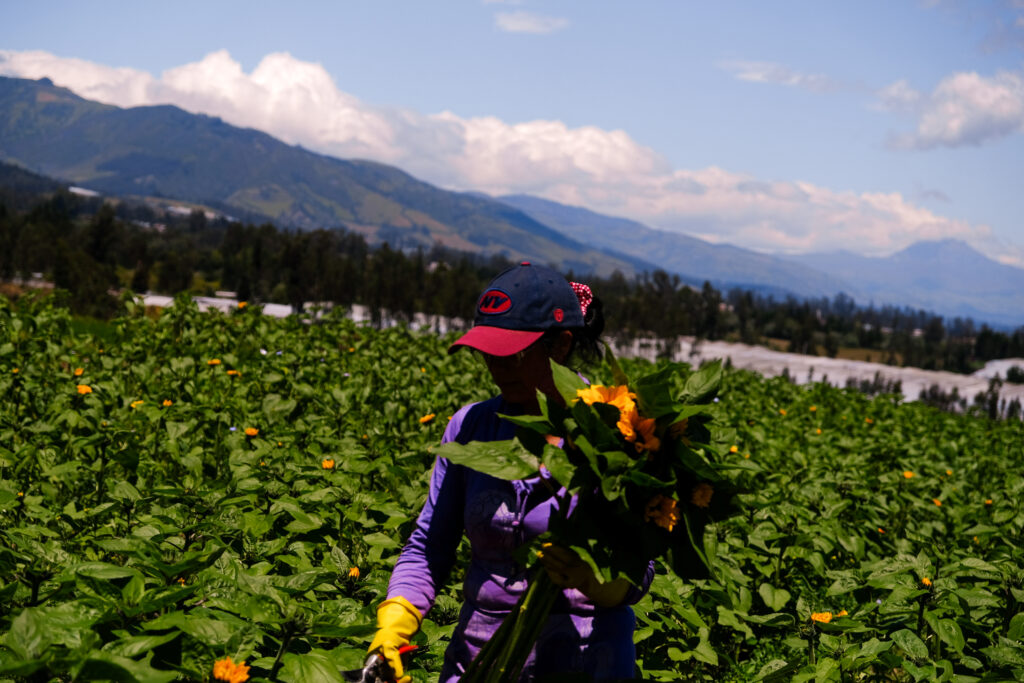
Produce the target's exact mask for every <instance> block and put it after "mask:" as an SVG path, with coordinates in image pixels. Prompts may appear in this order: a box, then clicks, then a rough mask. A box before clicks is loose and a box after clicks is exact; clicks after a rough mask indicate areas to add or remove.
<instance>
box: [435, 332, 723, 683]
mask: <svg viewBox="0 0 1024 683" xmlns="http://www.w3.org/2000/svg"><path fill="white" fill-rule="evenodd" d="M608 360H609V362H610V364H611V367H612V371H613V377H614V381H615V384H614V385H613V386H601V385H588V384H586V383H585V382H584V381H583V380H582V379H581V378H580V376H579V375H577V374H576V373H575V372H573V371H572V370H569V369H568V368H565V367H563V366H560V365H558V364H555V363H552V374H553V378H554V381H555V386H556V388H557V389H558V392H559V394H560V397H561V399H562V400H561V401H558V400H553V399H551V398H548V397H546V396H544V395H543V394H540V393H538V401H539V404H540V412H541V414H540V415H528V416H518V417H513V416H506V417H505V419H507V420H509V421H510V422H513V423H515V424H516V426H517V433H516V438H515V439H513V440H511V441H504V442H489V443H480V442H471V443H469V444H465V445H459V444H456V443H449V444H445V445H444V446H442V447H441V448H440V449H439V450H438V454H439V455H442V456H444V457H447V458H449V459H450V460H451V461H452V462H455V463H458V464H462V465H465V466H467V467H471V468H473V469H475V470H478V471H481V472H484V473H486V474H490V475H492V476H495V477H499V478H503V479H524V478H528V477H531V476H536V475H537V474H538V472H539V471H540V469H541V468H542V467H543V468H547V469H548V470H549V472H550V474H551V475H552V477H553V478H554V480H555V481H557V482H558V483H559V484H560V485H561V487H562V488H561V489H559V490H557V491H556V490H554V488H555V487H553V491H552V494H553V495H554V496H556V497H557V498H558V506H557V510H558V511H557V513H554V514H553V515H552V518H551V520H550V525H549V532H548V533H546V534H544V535H542V536H541V537H539V538H538V539H535V541H534V542H533V544H532V545H531V547H530V548H526V549H523V550H524V553H525V555H524V557H529V556H530V554H531V553H532V554H534V557H536V554H535V553H536V552H537V551H538V550H539V546H541V545H543V544H544V543H549V542H550V543H554V544H556V545H558V546H561V547H562V548H568V549H571V550H572V551H575V553H577V554H578V555H579V557H580V558H581V559H582V560H583V561H585V562H586V563H587V564H589V565H590V567H591V569H592V570H593V571H594V575H595V576H596V577H598V578H599V579H600V580H601V581H603V582H608V581H612V580H614V579H617V578H623V577H624V578H626V579H628V580H629V581H630V582H632V583H633V584H634V585H639V584H640V583H641V581H642V580H643V577H644V574H645V573H646V571H647V569H648V565H649V562H650V561H651V560H653V559H659V558H660V559H663V560H664V561H665V563H666V564H667V565H668V566H669V567H670V568H671V570H672V571H673V572H674V573H676V574H677V575H679V576H680V577H683V578H703V577H705V576H707V575H708V573H709V571H711V570H712V568H711V567H709V565H708V562H707V558H706V557H705V555H704V553H703V552H702V550H701V548H702V547H703V536H704V527H705V526H706V525H707V524H708V522H710V521H713V520H720V519H724V518H725V517H728V516H730V515H732V514H735V513H736V512H738V508H737V506H736V503H735V500H734V496H735V494H736V493H738V492H739V491H738V489H737V488H736V487H735V486H733V485H732V484H731V483H730V481H729V479H728V477H727V475H726V468H725V466H723V465H722V464H721V463H719V462H718V461H717V453H716V451H715V449H714V448H713V447H712V446H711V432H710V427H711V422H712V420H713V418H714V411H715V408H714V399H715V396H716V394H717V393H718V389H719V386H720V384H721V379H722V367H721V363H719V362H714V363H709V364H706V365H704V366H703V367H702V368H700V370H698V371H696V372H693V373H692V374H690V375H689V376H688V377H686V379H685V381H682V375H683V372H684V371H683V369H682V366H680V365H678V364H675V365H669V366H667V367H665V368H663V369H662V370H660V371H658V372H656V373H654V374H651V375H648V376H645V377H641V378H639V379H637V380H635V381H630V380H629V379H628V378H627V377H626V376H625V374H624V373H623V372H622V370H621V368H620V367H619V365H618V363H617V362H616V361H615V359H614V357H612V356H611V353H610V352H609V353H608ZM680 385H681V390H680ZM534 567H535V569H536V565H534ZM559 591H560V589H559V588H558V587H557V586H556V585H555V584H554V583H553V582H552V581H551V580H550V578H549V577H548V576H547V575H546V573H545V572H544V571H534V573H533V575H532V576H531V582H530V586H529V588H528V590H527V592H526V594H525V595H524V596H523V598H522V600H521V602H520V604H519V606H518V609H515V610H513V611H512V613H511V615H510V616H509V617H508V619H506V621H505V622H504V624H503V625H502V627H501V629H499V631H498V632H497V633H496V634H495V637H494V638H493V639H491V641H490V642H489V643H488V645H487V646H485V648H484V649H483V650H482V651H481V652H480V654H479V655H478V656H477V658H476V660H474V662H473V664H472V665H471V666H470V669H469V670H468V671H467V672H466V674H465V675H464V676H463V678H462V680H463V681H464V683H473V681H488V682H491V681H514V680H516V679H517V677H518V675H519V671H520V670H521V668H522V665H523V663H524V662H525V661H526V658H527V656H528V654H529V652H530V650H531V648H532V646H533V643H534V642H535V640H536V638H537V636H538V635H539V633H540V630H541V628H542V627H543V625H544V623H545V621H546V620H547V617H548V614H549V613H550V609H551V606H552V604H553V603H554V601H555V598H556V597H557V596H558V593H559Z"/></svg>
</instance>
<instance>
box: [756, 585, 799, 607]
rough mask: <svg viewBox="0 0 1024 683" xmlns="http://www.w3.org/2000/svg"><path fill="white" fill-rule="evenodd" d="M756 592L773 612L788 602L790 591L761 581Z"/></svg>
mask: <svg viewBox="0 0 1024 683" xmlns="http://www.w3.org/2000/svg"><path fill="white" fill-rule="evenodd" d="M757 594H758V595H760V596H761V599H762V600H764V604H765V605H767V606H768V609H770V610H772V611H773V612H778V611H779V610H781V609H782V608H783V607H785V605H786V603H787V602H789V598H790V597H791V596H790V593H789V591H787V590H785V589H783V588H776V587H775V586H773V585H772V584H770V583H762V584H761V585H760V586H758V588H757Z"/></svg>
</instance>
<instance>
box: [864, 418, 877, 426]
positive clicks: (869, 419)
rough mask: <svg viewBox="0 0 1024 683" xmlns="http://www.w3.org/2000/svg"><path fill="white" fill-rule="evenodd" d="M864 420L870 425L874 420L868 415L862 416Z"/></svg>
mask: <svg viewBox="0 0 1024 683" xmlns="http://www.w3.org/2000/svg"><path fill="white" fill-rule="evenodd" d="M864 421H865V422H867V423H868V424H869V425H871V424H875V421H874V420H872V419H871V418H870V417H865V418H864Z"/></svg>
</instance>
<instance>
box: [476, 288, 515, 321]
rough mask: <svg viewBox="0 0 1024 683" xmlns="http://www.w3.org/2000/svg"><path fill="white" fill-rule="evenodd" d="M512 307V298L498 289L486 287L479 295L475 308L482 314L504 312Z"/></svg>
mask: <svg viewBox="0 0 1024 683" xmlns="http://www.w3.org/2000/svg"><path fill="white" fill-rule="evenodd" d="M510 308H512V298H511V297H510V296H509V295H508V294H506V293H505V292H503V291H501V290H500V289H488V290H487V291H486V292H484V293H483V295H481V297H480V303H479V304H478V305H477V310H478V311H480V312H481V313H482V314H484V315H498V314H500V313H506V312H508V310H509V309H510Z"/></svg>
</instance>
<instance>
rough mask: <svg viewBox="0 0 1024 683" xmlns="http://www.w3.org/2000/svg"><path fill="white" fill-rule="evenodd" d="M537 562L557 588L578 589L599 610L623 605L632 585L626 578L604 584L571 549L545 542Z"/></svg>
mask: <svg viewBox="0 0 1024 683" xmlns="http://www.w3.org/2000/svg"><path fill="white" fill-rule="evenodd" d="M537 559H539V560H540V563H541V564H542V565H544V569H545V570H546V571H547V573H548V576H549V577H551V580H552V581H553V582H554V584H555V585H556V586H559V587H561V588H575V589H576V590H578V591H579V592H580V593H583V595H585V596H587V599H588V600H590V601H591V602H592V603H594V604H595V605H598V606H599V607H615V606H617V605H621V604H622V601H623V600H624V599H625V598H626V593H627V592H628V591H629V586H630V583H629V581H627V580H626V579H613V580H611V581H607V582H602V581H601V580H600V579H598V578H597V577H596V576H594V570H593V569H591V568H590V565H589V564H587V563H586V562H584V561H583V560H582V558H580V556H579V555H577V554H576V553H575V552H574V551H572V550H570V549H568V548H561V547H559V546H557V545H552V544H550V543H545V544H544V546H543V548H542V549H541V551H540V552H539V553H537Z"/></svg>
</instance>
